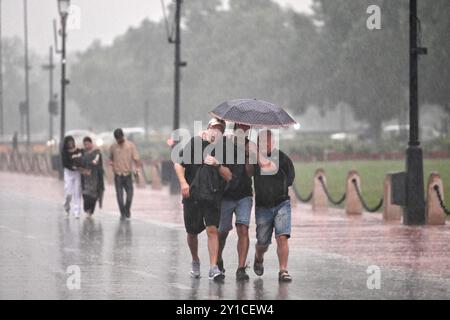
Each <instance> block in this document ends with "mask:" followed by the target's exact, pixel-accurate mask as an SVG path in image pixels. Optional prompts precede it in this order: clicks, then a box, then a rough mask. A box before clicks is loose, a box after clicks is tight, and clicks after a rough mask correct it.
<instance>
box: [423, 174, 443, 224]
mask: <svg viewBox="0 0 450 320" xmlns="http://www.w3.org/2000/svg"><path fill="white" fill-rule="evenodd" d="M435 186H438V187H439V190H440V192H441V197H442V200H444V185H443V183H442V180H441V177H440V176H439V174H438V173H436V172H433V173H432V174H430V177H429V178H428V187H427V204H426V210H427V223H428V224H429V225H444V224H445V221H446V218H447V216H446V214H445V212H444V210H443V209H442V207H441V205H440V203H439V198H438V196H437V193H436V190H434V187H435Z"/></svg>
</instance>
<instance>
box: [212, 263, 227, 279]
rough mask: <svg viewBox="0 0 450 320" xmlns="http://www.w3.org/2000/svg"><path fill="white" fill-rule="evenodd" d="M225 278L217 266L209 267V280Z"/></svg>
mask: <svg viewBox="0 0 450 320" xmlns="http://www.w3.org/2000/svg"><path fill="white" fill-rule="evenodd" d="M224 279H225V275H224V274H223V272H222V271H220V270H219V267H218V266H214V267H212V268H211V269H209V280H212V281H215V282H222V281H223V280H224Z"/></svg>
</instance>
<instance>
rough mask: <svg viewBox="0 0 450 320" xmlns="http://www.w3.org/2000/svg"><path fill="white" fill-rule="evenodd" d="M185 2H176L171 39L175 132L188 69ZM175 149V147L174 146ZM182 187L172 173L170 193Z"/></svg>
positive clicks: (176, 191)
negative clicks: (183, 25)
mask: <svg viewBox="0 0 450 320" xmlns="http://www.w3.org/2000/svg"><path fill="white" fill-rule="evenodd" d="M182 2H183V0H176V6H175V39H174V40H172V39H170V38H169V42H171V43H175V61H174V64H175V74H174V110H173V130H174V131H175V130H177V129H179V128H180V82H181V68H182V67H186V66H187V63H186V62H185V61H181V26H180V25H181V4H182ZM173 147H174V146H173ZM179 192H180V185H179V183H178V179H177V177H176V175H175V172H172V174H171V179H170V193H171V194H178V193H179Z"/></svg>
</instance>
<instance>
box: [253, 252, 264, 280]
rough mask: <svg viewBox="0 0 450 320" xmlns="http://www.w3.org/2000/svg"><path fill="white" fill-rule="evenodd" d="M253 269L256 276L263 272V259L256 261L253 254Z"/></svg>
mask: <svg viewBox="0 0 450 320" xmlns="http://www.w3.org/2000/svg"><path fill="white" fill-rule="evenodd" d="M253 271H255V273H256V275H257V276H260V277H261V276H262V275H263V274H264V265H263V261H258V260H257V259H256V256H255V261H254V263H253Z"/></svg>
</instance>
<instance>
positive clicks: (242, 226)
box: [217, 123, 253, 281]
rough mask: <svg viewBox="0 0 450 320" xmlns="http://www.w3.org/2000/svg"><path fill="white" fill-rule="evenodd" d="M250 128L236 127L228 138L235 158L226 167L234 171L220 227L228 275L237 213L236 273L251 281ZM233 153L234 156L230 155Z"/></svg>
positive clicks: (227, 152)
mask: <svg viewBox="0 0 450 320" xmlns="http://www.w3.org/2000/svg"><path fill="white" fill-rule="evenodd" d="M249 130H250V127H249V126H247V125H243V124H237V123H236V124H235V126H234V134H233V135H232V136H231V137H229V138H227V140H226V143H225V155H226V156H227V157H229V158H232V160H233V161H232V163H226V164H225V166H226V167H228V168H229V169H230V170H231V173H232V179H231V181H230V182H228V186H227V188H226V191H225V193H224V195H223V198H222V204H221V212H220V225H219V260H218V263H217V264H218V266H219V268H220V270H221V271H222V272H225V269H224V266H223V259H222V252H223V249H224V247H225V243H226V240H227V237H228V234H229V232H230V231H231V230H232V229H233V213H234V214H235V215H236V219H235V225H236V232H237V235H238V243H237V251H238V256H239V262H238V263H239V265H238V268H237V271H236V280H238V281H248V280H249V276H248V274H247V272H246V260H247V254H248V248H249V245H250V241H249V236H248V228H249V225H250V213H251V211H252V207H253V189H252V178H251V173H250V175H249V173H248V172H249V170H251V169H253V168H252V167H253V166H252V165H249V164H248V157H247V155H246V146H247V145H248V144H250V143H252V142H250V141H249V140H248V138H247V136H248V133H249ZM230 153H232V154H230Z"/></svg>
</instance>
